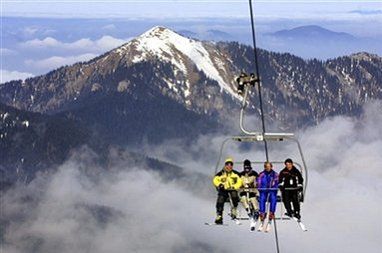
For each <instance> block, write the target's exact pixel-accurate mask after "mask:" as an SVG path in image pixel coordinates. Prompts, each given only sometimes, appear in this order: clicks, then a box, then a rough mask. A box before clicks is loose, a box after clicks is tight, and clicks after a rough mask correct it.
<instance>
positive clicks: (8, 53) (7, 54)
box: [0, 47, 17, 57]
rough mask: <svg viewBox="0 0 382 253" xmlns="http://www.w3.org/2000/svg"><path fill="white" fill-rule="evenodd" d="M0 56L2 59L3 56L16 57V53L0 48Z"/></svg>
mask: <svg viewBox="0 0 382 253" xmlns="http://www.w3.org/2000/svg"><path fill="white" fill-rule="evenodd" d="M0 54H1V56H2V57H3V56H11V55H17V52H16V51H15V50H12V49H8V48H4V47H3V48H0Z"/></svg>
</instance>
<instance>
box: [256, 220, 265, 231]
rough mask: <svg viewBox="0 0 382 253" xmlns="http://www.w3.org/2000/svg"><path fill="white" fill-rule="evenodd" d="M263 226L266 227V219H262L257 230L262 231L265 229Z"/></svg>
mask: <svg viewBox="0 0 382 253" xmlns="http://www.w3.org/2000/svg"><path fill="white" fill-rule="evenodd" d="M263 228H264V221H261V222H260V225H259V227H258V228H257V231H259V232H260V231H262V230H263Z"/></svg>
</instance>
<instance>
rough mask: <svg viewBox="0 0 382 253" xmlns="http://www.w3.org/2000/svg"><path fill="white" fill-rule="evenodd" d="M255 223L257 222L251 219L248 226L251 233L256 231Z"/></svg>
mask: <svg viewBox="0 0 382 253" xmlns="http://www.w3.org/2000/svg"><path fill="white" fill-rule="evenodd" d="M256 222H257V220H255V219H253V218H252V219H251V224H250V230H251V231H255V229H256Z"/></svg>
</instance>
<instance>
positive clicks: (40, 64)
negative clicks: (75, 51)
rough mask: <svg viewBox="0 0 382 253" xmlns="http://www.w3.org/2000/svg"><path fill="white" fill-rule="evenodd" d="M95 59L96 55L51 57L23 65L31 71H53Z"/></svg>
mask: <svg viewBox="0 0 382 253" xmlns="http://www.w3.org/2000/svg"><path fill="white" fill-rule="evenodd" d="M95 57H97V55H96V54H91V53H88V54H81V55H71V56H66V57H62V56H52V57H49V58H46V59H42V60H25V65H26V66H28V67H30V68H33V69H36V68H37V69H44V70H45V69H46V70H53V69H56V68H58V67H62V66H65V65H71V64H74V63H76V62H82V61H88V60H90V59H93V58H95Z"/></svg>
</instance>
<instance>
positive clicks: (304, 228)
mask: <svg viewBox="0 0 382 253" xmlns="http://www.w3.org/2000/svg"><path fill="white" fill-rule="evenodd" d="M293 219H294V220H295V221H296V222H297V224H298V226H299V227H300V228H301V230H302V231H304V232H306V231H308V229H306V227H305V225H304V224H303V223H302V222H301V220H299V219H297V218H296V217H293Z"/></svg>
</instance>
